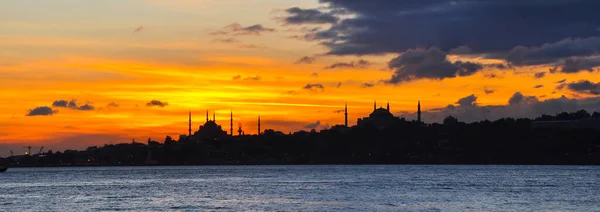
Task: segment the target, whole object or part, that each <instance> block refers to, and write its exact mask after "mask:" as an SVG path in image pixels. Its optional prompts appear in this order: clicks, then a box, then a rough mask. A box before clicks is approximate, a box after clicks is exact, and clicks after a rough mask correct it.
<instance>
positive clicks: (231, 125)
mask: <svg viewBox="0 0 600 212" xmlns="http://www.w3.org/2000/svg"><path fill="white" fill-rule="evenodd" d="M230 116H231V117H230V119H229V134H231V136H233V110H232V111H231V114H230Z"/></svg>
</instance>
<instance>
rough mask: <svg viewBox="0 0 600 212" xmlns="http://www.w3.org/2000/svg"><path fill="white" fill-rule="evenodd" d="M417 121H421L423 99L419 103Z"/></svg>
mask: <svg viewBox="0 0 600 212" xmlns="http://www.w3.org/2000/svg"><path fill="white" fill-rule="evenodd" d="M417 121H419V122H421V100H419V103H418V104H417Z"/></svg>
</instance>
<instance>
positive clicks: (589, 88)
mask: <svg viewBox="0 0 600 212" xmlns="http://www.w3.org/2000/svg"><path fill="white" fill-rule="evenodd" d="M566 87H567V88H568V89H569V90H571V91H574V92H577V93H585V94H593V95H599V94H600V82H599V83H593V82H590V81H588V80H580V81H578V82H571V83H567V84H566Z"/></svg>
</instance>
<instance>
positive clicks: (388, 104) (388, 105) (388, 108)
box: [387, 102, 390, 112]
mask: <svg viewBox="0 0 600 212" xmlns="http://www.w3.org/2000/svg"><path fill="white" fill-rule="evenodd" d="M387 110H388V112H389V111H390V102H387Z"/></svg>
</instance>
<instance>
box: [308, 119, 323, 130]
mask: <svg viewBox="0 0 600 212" xmlns="http://www.w3.org/2000/svg"><path fill="white" fill-rule="evenodd" d="M320 125H321V121H317V122H315V123H310V124H307V125H304V128H306V129H314V128H317V127H319V126H320Z"/></svg>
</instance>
